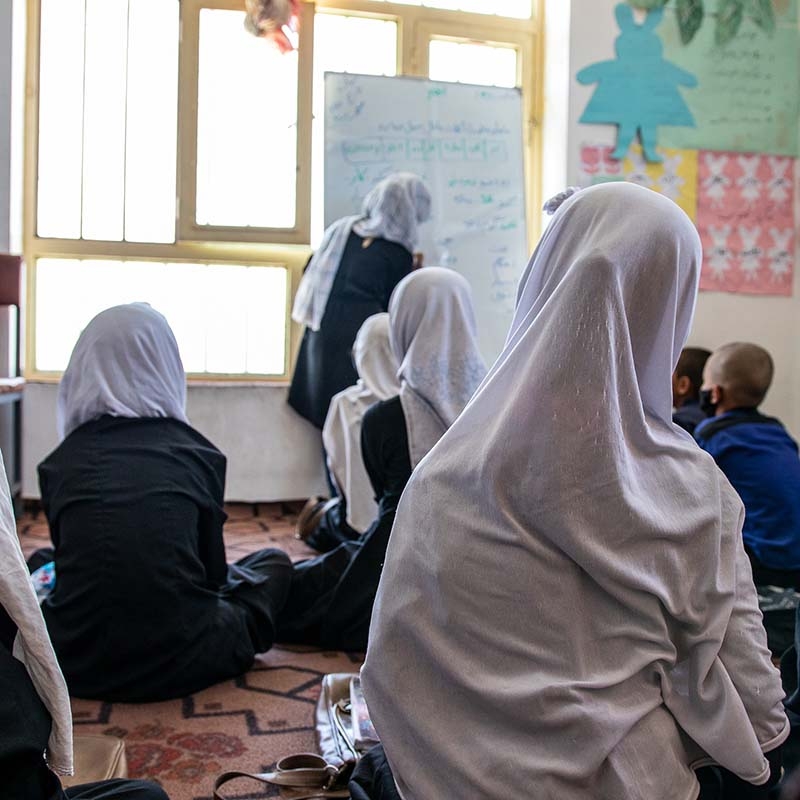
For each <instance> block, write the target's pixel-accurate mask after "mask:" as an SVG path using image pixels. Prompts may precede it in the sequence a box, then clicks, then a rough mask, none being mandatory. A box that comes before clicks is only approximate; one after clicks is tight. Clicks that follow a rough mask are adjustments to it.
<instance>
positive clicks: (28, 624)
mask: <svg viewBox="0 0 800 800" xmlns="http://www.w3.org/2000/svg"><path fill="white" fill-rule="evenodd" d="M0 605H2V607H3V608H4V609H5V610H6V613H7V614H8V616H9V617H11V619H12V621H13V622H14V624H15V625H16V626H17V629H18V632H17V636H16V638H15V639H14V650H13V654H14V656H15V658H17V659H19V660H20V661H21V662H22V663H23V664H24V665H25V669H27V670H28V674H29V675H30V677H31V681H32V682H33V685H34V687H35V688H36V692H37V693H38V695H39V697H40V698H41V699H42V702H43V703H44V705H45V708H47V711H48V712H49V714H50V716H51V717H52V720H53V725H52V728H51V730H50V740H49V741H48V743H47V752H46V754H45V757H46V759H47V765H48V766H49V767H50V769H51V770H53V772H55V773H56V774H58V775H72V771H73V767H72V713H71V711H70V705H69V695H68V694H67V685H66V683H65V682H64V676H63V675H62V674H61V668H60V667H59V666H58V661H57V660H56V654H55V653H54V652H53V645H52V644H51V643H50V636H49V635H48V633H47V628H46V627H45V623H44V618H43V617H42V612H41V609H40V608H39V601H38V600H37V599H36V594H35V592H34V591H33V586H32V585H31V579H30V575H29V574H28V567H27V566H26V565H25V559H24V558H23V556H22V550H21V548H20V546H19V538H18V537H17V526H16V523H15V522H14V511H13V509H12V507H11V496H10V494H9V491H8V479H7V477H6V471H5V466H4V465H3V459H2V456H1V455H0Z"/></svg>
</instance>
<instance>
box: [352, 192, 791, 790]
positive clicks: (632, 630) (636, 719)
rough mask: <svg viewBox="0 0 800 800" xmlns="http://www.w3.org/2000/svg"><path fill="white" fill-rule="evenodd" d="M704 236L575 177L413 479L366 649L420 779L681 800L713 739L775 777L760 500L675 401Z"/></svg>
mask: <svg viewBox="0 0 800 800" xmlns="http://www.w3.org/2000/svg"><path fill="white" fill-rule="evenodd" d="M701 257H702V248H701V245H700V241H699V238H698V235H697V232H696V231H695V229H694V227H693V225H692V223H691V222H690V220H689V219H688V217H686V215H685V214H684V213H683V212H682V211H680V209H679V208H678V207H677V206H676V205H674V204H673V203H672V202H671V201H669V200H667V199H666V198H664V197H662V196H660V195H657V194H656V193H654V192H651V191H649V190H646V189H642V188H640V187H637V186H633V185H630V184H611V185H604V186H598V187H595V188H592V189H588V190H586V191H585V192H582V193H580V194H578V195H576V196H575V197H573V198H571V199H570V200H569V201H568V202H567V203H565V204H564V206H563V207H562V208H561V209H560V210H559V212H558V213H557V215H556V216H555V217H554V218H553V221H552V223H551V224H550V227H549V228H548V229H547V231H546V232H545V235H544V237H543V239H542V241H541V243H540V245H539V247H538V249H537V251H536V252H535V254H534V256H533V258H532V260H531V263H530V264H529V266H528V269H527V271H526V272H525V274H524V275H523V278H522V281H521V284H520V290H519V295H518V304H517V309H516V314H515V317H514V321H513V325H512V328H511V333H510V335H509V337H508V340H507V343H506V347H505V349H504V351H503V353H502V354H501V356H500V358H499V359H498V361H497V362H496V363H495V364H494V366H493V367H492V369H491V371H490V372H489V375H488V376H487V378H486V380H485V381H484V383H483V384H482V386H481V387H480V388H479V390H478V391H477V393H476V395H475V397H474V398H473V400H472V402H471V403H470V404H469V406H467V408H466V410H465V411H464V413H463V414H462V415H461V417H460V418H459V419H458V420H457V421H456V423H455V424H454V425H453V426H452V427H451V428H450V429H449V430H448V432H447V433H446V434H445V436H444V438H443V439H442V440H441V441H440V442H439V444H438V445H437V446H436V448H434V450H433V451H432V452H431V453H430V455H429V456H428V458H426V459H425V461H424V462H423V463H422V464H421V465H420V467H419V468H418V469H417V470H416V471H415V472H414V474H413V475H412V477H411V480H410V482H409V484H408V486H407V487H406V491H405V493H404V495H403V497H402V500H401V502H400V506H399V508H398V512H397V518H396V521H395V525H394V529H393V532H392V536H391V540H390V543H389V549H388V553H387V557H386V563H385V566H384V570H383V575H382V578H381V584H380V589H379V592H378V597H377V601H376V604H375V610H374V612H373V617H372V628H371V631H370V646H369V651H368V654H367V660H366V664H365V666H364V668H363V683H364V689H365V693H366V697H367V701H368V703H369V706H370V711H371V713H372V718H373V721H374V723H375V727H376V729H377V731H378V734H379V736H380V737H381V740H382V742H383V743H384V746H385V749H386V753H387V755H388V759H389V762H390V764H391V766H392V768H393V771H394V774H395V777H396V778H397V783H398V787H399V789H400V792H401V794H402V796H403V797H404V798H405V800H427V798H431V797H446V796H451V795H452V787H453V786H459V787H460V789H459V797H461V798H464V800H472V799H473V798H476V799H477V798H481V800H507V798H511V797H520V796H523V795H524V796H526V797H527V796H532V795H535V796H537V797H543V798H544V797H560V798H565V800H578V799H580V800H589V798H592V799H594V798H617V797H626V798H628V800H634V799H636V800H639V799H640V798H641V799H644V798H648V800H652V798H659V800H667V799H668V798H669V800H673V798H674V799H675V800H678V799H680V800H688V798H690V797H692V796H694V795H695V793H696V791H697V784H696V780H695V778H694V776H693V773H692V772H691V770H690V768H689V764H690V763H693V762H694V760H695V759H697V758H710V759H713V760H714V761H716V762H718V763H719V764H722V765H723V766H725V767H727V768H728V769H730V770H731V771H733V772H734V773H736V774H737V775H739V776H740V777H741V778H743V779H744V780H746V781H750V782H752V783H763V782H764V781H766V780H767V777H768V775H769V768H768V764H767V761H766V759H765V758H764V756H763V755H762V750H763V751H768V750H770V749H772V748H773V747H775V746H777V745H778V744H779V743H780V742H781V741H782V740H783V739H784V738H785V737H786V735H788V730H789V729H788V723H787V720H786V718H785V715H784V712H783V708H782V704H781V700H782V697H783V691H782V688H781V683H780V680H779V677H778V674H777V671H776V670H775V669H774V668H773V667H772V664H771V662H770V656H769V651H768V650H767V647H766V636H765V633H764V630H763V627H762V624H761V615H760V613H759V611H758V605H757V599H756V593H755V590H754V587H753V583H752V574H751V570H750V565H749V562H748V560H747V557H746V555H745V553H744V549H743V546H742V539H741V527H742V521H743V508H742V504H741V501H740V500H739V499H738V497H737V496H736V494H735V492H734V491H733V489H732V488H731V486H730V484H729V483H728V482H727V480H726V479H725V477H724V476H723V475H722V473H721V472H720V471H719V469H718V468H717V467H716V466H715V464H714V462H713V460H712V459H711V458H710V457H709V456H708V454H706V453H704V452H703V451H701V450H700V449H699V448H698V447H697V446H696V445H695V444H694V442H693V441H692V440H691V438H690V437H689V436H688V435H687V434H685V433H684V432H683V431H681V430H680V429H679V428H677V427H676V426H675V425H674V424H673V423H672V419H671V408H670V406H671V391H670V376H671V373H672V370H673V367H674V365H675V364H676V362H677V359H678V356H679V354H680V351H681V348H682V346H683V344H684V341H685V339H686V336H687V333H688V331H689V328H690V326H691V321H692V316H693V309H694V303H695V298H696V290H697V283H698V277H699V272H700V263H701ZM412 698H413V702H412V701H411V699H412ZM420 709H424V713H420Z"/></svg>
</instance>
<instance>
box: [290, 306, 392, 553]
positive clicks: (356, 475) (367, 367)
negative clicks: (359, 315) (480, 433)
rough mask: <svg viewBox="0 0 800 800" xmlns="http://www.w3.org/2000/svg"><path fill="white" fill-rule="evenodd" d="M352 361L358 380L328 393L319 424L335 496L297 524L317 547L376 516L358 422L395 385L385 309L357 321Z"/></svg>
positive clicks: (329, 545) (348, 536)
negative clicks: (328, 404)
mask: <svg viewBox="0 0 800 800" xmlns="http://www.w3.org/2000/svg"><path fill="white" fill-rule="evenodd" d="M353 362H354V363H355V367H356V371H357V372H358V376H359V377H358V383H356V384H355V385H354V386H351V387H350V388H349V389H345V390H344V391H343V392H339V394H337V395H336V396H335V397H334V398H333V400H332V401H331V407H330V409H329V410H328V416H327V418H326V419H325V427H324V428H323V429H322V441H323V443H324V445H325V452H326V453H327V456H328V471H329V474H330V476H331V479H332V482H333V484H334V486H335V489H336V492H337V495H338V496H337V497H335V498H333V499H332V500H329V501H327V502H325V501H324V500H320V501H319V503H318V506H317V507H316V508H315V509H314V510H313V511H312V515H311V517H310V520H309V523H308V530H307V531H301V530H300V529H299V527H298V533H299V534H300V537H301V538H303V539H305V540H306V541H307V542H308V544H309V545H311V547H313V548H315V549H316V550H319V551H320V552H326V551H328V550H332V549H333V548H334V547H336V546H337V545H340V544H341V543H342V542H345V541H350V540H352V539H357V538H358V537H359V536H361V534H362V533H364V531H366V530H367V528H369V526H370V525H371V524H372V523H373V522H374V520H375V517H377V516H378V506H377V504H376V503H375V499H374V493H373V491H372V486H371V485H370V482H369V477H368V476H367V472H366V469H365V468H364V459H363V458H362V456H361V422H362V420H363V418H364V414H365V413H366V411H367V409H368V408H369V407H370V406H371V405H374V404H375V403H377V402H378V401H379V400H388V399H389V398H390V397H394V396H395V395H396V394H397V393H398V392H399V391H400V384H399V383H398V381H397V359H396V358H395V357H394V354H393V353H392V348H391V345H390V343H389V315H388V314H386V313H383V314H373V316H371V317H368V318H367V320H366V322H365V323H364V324H363V325H362V326H361V328H360V330H359V332H358V335H357V336H356V341H355V344H354V345H353ZM309 502H311V501H309Z"/></svg>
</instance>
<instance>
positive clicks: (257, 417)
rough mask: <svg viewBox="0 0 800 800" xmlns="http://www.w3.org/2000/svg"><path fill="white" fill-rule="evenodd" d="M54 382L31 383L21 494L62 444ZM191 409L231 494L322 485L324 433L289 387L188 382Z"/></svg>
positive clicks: (279, 496)
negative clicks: (292, 399) (289, 395)
mask: <svg viewBox="0 0 800 800" xmlns="http://www.w3.org/2000/svg"><path fill="white" fill-rule="evenodd" d="M57 392H58V386H57V385H56V384H44V383H39V384H29V385H28V386H27V388H26V390H25V406H24V414H23V442H24V447H23V460H22V464H23V476H22V493H23V496H24V497H38V496H39V485H38V481H37V478H36V465H37V464H38V463H39V462H40V461H41V460H42V459H43V458H44V457H45V456H46V455H47V454H48V453H49V452H50V450H52V449H53V448H54V447H55V446H56V445H57V444H58V437H57V435H56V395H57ZM187 413H188V415H189V419H190V420H191V422H192V425H194V427H195V428H197V430H199V431H200V432H201V433H202V434H203V435H204V436H206V437H207V438H208V439H210V440H211V441H212V442H213V443H214V444H215V445H217V447H219V448H220V450H222V452H223V453H225V454H226V455H227V457H228V480H227V486H226V495H227V498H228V499H229V500H243V501H248V502H255V501H259V500H262V501H269V500H293V499H300V498H305V497H308V496H310V495H311V494H315V493H322V492H325V491H326V489H325V477H324V472H323V467H322V438H321V436H320V435H319V433H318V432H317V430H316V429H315V428H314V427H313V426H312V425H310V424H309V423H307V422H306V421H305V420H303V419H301V418H300V417H299V416H298V415H297V414H295V412H294V411H292V410H291V409H290V408H289V407H288V405H287V404H286V389H284V388H267V387H263V386H222V387H219V386H190V387H189V392H188V399H187Z"/></svg>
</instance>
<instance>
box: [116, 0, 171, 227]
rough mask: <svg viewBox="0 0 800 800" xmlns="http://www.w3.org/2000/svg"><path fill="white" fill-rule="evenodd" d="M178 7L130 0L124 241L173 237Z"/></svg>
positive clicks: (165, 1) (163, 0)
mask: <svg viewBox="0 0 800 800" xmlns="http://www.w3.org/2000/svg"><path fill="white" fill-rule="evenodd" d="M178 12H179V5H178V3H177V2H175V0H131V4H130V15H129V43H128V97H127V101H128V106H127V128H126V142H127V147H126V152H125V239H126V240H127V241H129V242H174V241H175V191H176V189H175V181H176V178H175V164H176V157H177V156H176V150H177V127H178V36H179V20H178Z"/></svg>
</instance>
